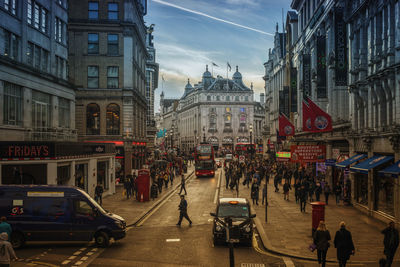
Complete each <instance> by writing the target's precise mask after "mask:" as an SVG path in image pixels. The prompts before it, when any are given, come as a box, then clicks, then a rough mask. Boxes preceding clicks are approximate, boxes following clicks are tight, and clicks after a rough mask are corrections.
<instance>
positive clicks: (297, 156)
mask: <svg viewBox="0 0 400 267" xmlns="http://www.w3.org/2000/svg"><path fill="white" fill-rule="evenodd" d="M290 151H291V153H292V157H291V161H292V162H300V163H308V162H310V163H311V162H324V161H325V159H326V147H325V146H320V145H317V146H305V145H304V146H303V145H301V146H291V147H290Z"/></svg>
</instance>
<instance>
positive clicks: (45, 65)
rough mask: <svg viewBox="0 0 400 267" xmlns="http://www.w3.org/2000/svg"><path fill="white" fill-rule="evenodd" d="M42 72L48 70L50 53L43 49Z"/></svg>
mask: <svg viewBox="0 0 400 267" xmlns="http://www.w3.org/2000/svg"><path fill="white" fill-rule="evenodd" d="M41 56H42V57H41V62H40V65H41V70H42V71H45V72H47V69H48V63H49V52H48V51H46V50H44V49H42V51H41Z"/></svg>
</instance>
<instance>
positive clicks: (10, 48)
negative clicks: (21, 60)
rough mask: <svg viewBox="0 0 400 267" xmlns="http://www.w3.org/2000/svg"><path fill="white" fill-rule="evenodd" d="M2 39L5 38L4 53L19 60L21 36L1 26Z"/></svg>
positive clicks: (0, 34)
mask: <svg viewBox="0 0 400 267" xmlns="http://www.w3.org/2000/svg"><path fill="white" fill-rule="evenodd" d="M3 38H4V39H3ZM1 39H3V40H2V43H3V45H4V50H3V51H4V52H3V55H4V56H6V57H9V58H11V59H14V60H18V47H19V37H18V36H16V35H15V34H14V33H12V32H9V31H7V30H3V29H1V28H0V40H1Z"/></svg>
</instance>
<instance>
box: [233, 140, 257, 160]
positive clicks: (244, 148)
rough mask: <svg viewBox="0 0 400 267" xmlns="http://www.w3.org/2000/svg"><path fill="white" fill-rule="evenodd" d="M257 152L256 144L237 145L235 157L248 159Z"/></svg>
mask: <svg viewBox="0 0 400 267" xmlns="http://www.w3.org/2000/svg"><path fill="white" fill-rule="evenodd" d="M255 151H256V144H250V143H237V144H236V145H235V156H236V157H237V158H239V157H240V156H244V157H245V158H246V159H248V158H250V157H251V154H252V153H255Z"/></svg>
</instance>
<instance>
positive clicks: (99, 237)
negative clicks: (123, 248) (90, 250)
mask: <svg viewBox="0 0 400 267" xmlns="http://www.w3.org/2000/svg"><path fill="white" fill-rule="evenodd" d="M94 241H95V242H96V245H97V246H99V247H102V248H105V247H108V245H109V244H110V237H109V236H108V234H107V233H106V232H104V231H100V232H97V234H96V235H95V236H94Z"/></svg>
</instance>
